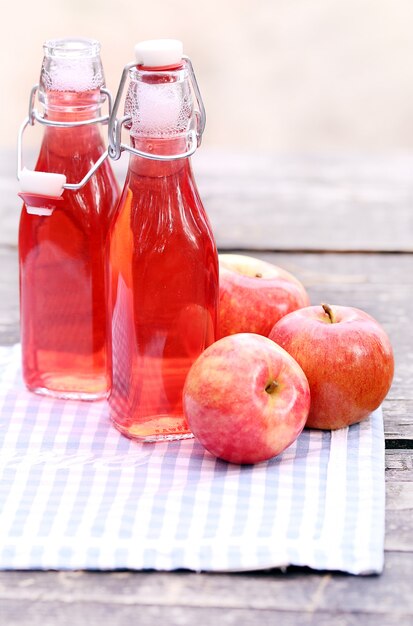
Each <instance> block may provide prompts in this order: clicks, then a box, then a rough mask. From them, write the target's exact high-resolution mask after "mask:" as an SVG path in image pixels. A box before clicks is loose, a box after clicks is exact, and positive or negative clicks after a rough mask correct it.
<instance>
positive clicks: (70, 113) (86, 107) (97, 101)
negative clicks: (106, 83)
mask: <svg viewBox="0 0 413 626" xmlns="http://www.w3.org/2000/svg"><path fill="white" fill-rule="evenodd" d="M101 100H102V98H101V92H100V90H99V89H94V90H89V91H47V92H45V93H44V95H43V98H42V101H43V108H44V117H45V118H46V119H49V120H51V121H57V122H70V123H72V122H82V121H85V120H88V119H94V118H97V117H99V115H100V108H101Z"/></svg>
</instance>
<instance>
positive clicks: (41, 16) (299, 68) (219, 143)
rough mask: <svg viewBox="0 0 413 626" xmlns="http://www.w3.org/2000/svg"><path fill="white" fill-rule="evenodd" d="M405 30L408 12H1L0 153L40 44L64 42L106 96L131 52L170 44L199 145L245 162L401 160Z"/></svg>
mask: <svg viewBox="0 0 413 626" xmlns="http://www.w3.org/2000/svg"><path fill="white" fill-rule="evenodd" d="M4 16H5V14H4ZM412 26H413V2H412V0H255V1H254V0H198V1H197V0H171V1H169V2H168V1H166V0H164V1H162V0H150V1H147V2H140V1H139V0H136V1H135V2H132V1H131V0H117V1H116V0H112V1H111V0H43V1H42V2H40V3H34V2H32V1H31V2H29V1H28V0H22V1H20V2H14V3H8V5H7V18H6V19H5V20H4V21H3V29H2V31H3V32H2V37H1V42H0V54H1V77H0V78H1V85H2V99H1V135H0V136H1V144H0V145H1V147H8V148H10V147H11V148H12V147H14V145H15V136H16V132H17V127H18V125H19V123H20V121H21V120H22V118H23V117H24V116H25V115H26V108H27V101H28V95H29V91H30V88H31V86H32V84H34V83H36V82H38V77H39V70H40V64H41V60H42V42H43V41H44V40H46V39H48V38H54V37H62V36H69V35H74V36H90V37H94V38H97V39H99V40H100V41H101V43H102V59H103V62H104V66H105V73H106V80H107V85H108V87H109V88H110V89H111V90H112V91H115V90H116V87H117V83H118V80H119V77H120V72H121V69H122V67H123V65H124V64H125V63H126V62H128V61H130V60H132V58H133V46H134V43H135V42H136V41H139V40H141V39H148V38H157V37H174V38H180V39H182V40H183V41H184V49H185V53H186V54H188V55H189V56H190V57H191V58H192V61H193V63H194V67H195V70H196V73H197V77H198V81H199V83H200V87H201V91H202V94H203V97H204V101H205V105H206V109H207V115H208V123H207V130H206V134H205V138H204V145H207V146H210V147H213V148H219V149H223V150H231V151H233V150H245V151H250V152H251V151H256V152H263V151H276V152H292V151H294V152H301V153H302V152H338V151H355V150H356V151H404V150H409V149H411V148H413V36H412ZM34 141H36V139H35V138H34V135H33V136H32V135H30V137H28V142H29V143H33V142H34Z"/></svg>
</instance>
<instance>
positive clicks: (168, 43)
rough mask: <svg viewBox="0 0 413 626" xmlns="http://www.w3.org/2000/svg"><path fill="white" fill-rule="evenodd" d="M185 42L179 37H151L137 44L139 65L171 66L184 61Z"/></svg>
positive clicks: (136, 52) (136, 56)
mask: <svg viewBox="0 0 413 626" xmlns="http://www.w3.org/2000/svg"><path fill="white" fill-rule="evenodd" d="M183 52H184V50H183V44H182V41H179V39H149V40H147V41H141V42H140V43H137V44H136V46H135V59H136V63H137V65H143V66H146V67H154V68H155V67H169V66H171V65H172V66H173V65H179V64H180V63H182V56H183Z"/></svg>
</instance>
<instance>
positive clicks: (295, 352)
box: [270, 304, 394, 429]
mask: <svg viewBox="0 0 413 626" xmlns="http://www.w3.org/2000/svg"><path fill="white" fill-rule="evenodd" d="M270 338H271V339H273V340H274V341H275V342H277V343H278V344H279V345H280V346H282V347H283V348H285V350H287V352H289V353H290V354H291V356H293V357H294V359H295V360H296V361H297V362H298V363H299V364H300V365H301V367H302V369H303V370H304V372H305V374H306V376H307V379H308V382H309V384H310V391H311V409H310V414H309V416H308V420H307V424H306V425H307V426H309V427H311V428H322V429H336V428H342V427H344V426H348V425H350V424H354V423H356V422H360V421H361V420H363V419H364V418H366V417H367V416H368V415H369V413H371V412H372V411H373V410H374V409H377V407H378V406H379V405H380V404H381V403H382V402H383V400H384V398H385V397H386V395H387V393H388V391H389V389H390V386H391V383H392V380H393V373H394V357H393V350H392V347H391V344H390V340H389V338H388V337H387V335H386V333H385V331H384V330H383V328H382V327H381V326H380V324H379V323H378V322H377V321H376V320H375V319H374V318H373V317H371V316H370V315H368V314H367V313H365V312H364V311H361V310H360V309H355V308H352V307H345V306H331V305H328V304H323V305H321V306H311V307H306V308H304V309H300V310H299V311H294V312H293V313H289V314H288V315H286V316H285V317H283V319H281V320H280V321H279V322H277V324H275V326H274V328H273V329H272V331H271V333H270Z"/></svg>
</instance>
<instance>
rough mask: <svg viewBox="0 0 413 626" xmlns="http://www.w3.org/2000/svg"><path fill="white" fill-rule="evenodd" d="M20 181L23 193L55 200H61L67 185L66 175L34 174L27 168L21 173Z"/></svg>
mask: <svg viewBox="0 0 413 626" xmlns="http://www.w3.org/2000/svg"><path fill="white" fill-rule="evenodd" d="M19 180H20V190H21V191H23V192H25V193H33V194H37V195H41V196H51V197H53V198H60V196H61V195H62V193H63V185H65V184H66V176H65V175H64V174H54V173H51V172H34V171H33V170H28V169H27V168H26V167H24V168H23V169H22V171H21V172H20V178H19Z"/></svg>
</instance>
